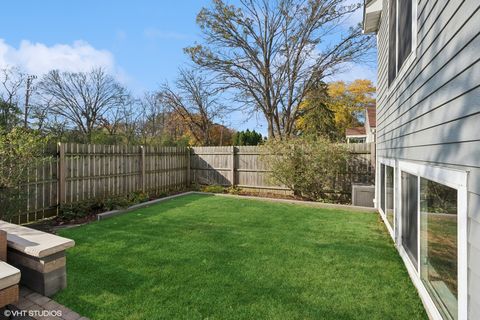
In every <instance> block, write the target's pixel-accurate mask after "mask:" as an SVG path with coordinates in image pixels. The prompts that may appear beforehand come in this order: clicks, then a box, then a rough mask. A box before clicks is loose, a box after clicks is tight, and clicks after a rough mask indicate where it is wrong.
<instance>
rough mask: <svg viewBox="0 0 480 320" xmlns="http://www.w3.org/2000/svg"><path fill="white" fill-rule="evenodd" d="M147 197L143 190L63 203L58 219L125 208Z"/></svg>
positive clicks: (67, 219) (80, 217) (82, 216)
mask: <svg viewBox="0 0 480 320" xmlns="http://www.w3.org/2000/svg"><path fill="white" fill-rule="evenodd" d="M149 199H150V197H149V195H148V194H146V193H144V192H133V193H131V194H128V195H116V196H111V197H108V198H106V199H93V200H85V201H80V202H75V203H70V204H64V205H62V206H61V207H60V210H59V214H58V219H59V220H62V221H72V220H76V219H82V218H85V217H88V216H91V215H94V214H98V213H102V212H105V211H111V210H119V209H125V208H128V207H130V206H133V205H135V204H138V203H142V202H145V201H148V200H149Z"/></svg>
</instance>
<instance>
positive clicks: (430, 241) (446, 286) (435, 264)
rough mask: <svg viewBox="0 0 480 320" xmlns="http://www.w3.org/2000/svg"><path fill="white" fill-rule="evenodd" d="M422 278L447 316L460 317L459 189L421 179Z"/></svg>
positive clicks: (438, 306) (441, 310) (443, 313)
mask: <svg viewBox="0 0 480 320" xmlns="http://www.w3.org/2000/svg"><path fill="white" fill-rule="evenodd" d="M420 226H421V227H420V230H421V231H420V233H421V235H422V236H421V237H422V240H421V246H420V257H421V258H420V259H421V266H420V268H421V278H422V281H423V282H424V284H425V287H426V289H427V290H428V292H429V293H430V295H431V296H432V298H433V300H434V302H435V304H436V306H437V308H438V309H439V311H440V312H441V313H442V315H443V316H444V318H445V319H457V314H458V310H457V309H458V307H457V295H458V279H457V269H458V265H457V255H458V250H457V246H458V243H457V227H458V222H457V190H455V189H453V188H450V187H447V186H444V185H442V184H440V183H437V182H434V181H431V180H428V179H423V178H422V179H420Z"/></svg>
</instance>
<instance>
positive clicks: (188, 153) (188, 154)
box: [187, 147, 192, 188]
mask: <svg viewBox="0 0 480 320" xmlns="http://www.w3.org/2000/svg"><path fill="white" fill-rule="evenodd" d="M191 152H192V149H191V148H190V147H187V188H188V187H190V183H191V181H190V180H191V177H190V174H191V173H190V170H191V166H192V164H191V163H190V156H191Z"/></svg>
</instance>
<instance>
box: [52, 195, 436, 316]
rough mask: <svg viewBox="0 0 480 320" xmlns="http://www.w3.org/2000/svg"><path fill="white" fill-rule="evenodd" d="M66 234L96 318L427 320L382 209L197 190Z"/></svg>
mask: <svg viewBox="0 0 480 320" xmlns="http://www.w3.org/2000/svg"><path fill="white" fill-rule="evenodd" d="M60 234H61V235H62V236H65V237H69V238H72V239H74V240H75V241H76V246H75V248H73V249H70V250H68V253H67V272H68V288H67V289H66V290H64V291H62V292H60V293H59V294H57V295H56V296H55V297H54V298H55V300H57V301H58V302H60V303H62V304H65V305H66V306H68V307H70V308H72V309H73V310H75V311H77V312H79V313H80V314H82V315H84V316H87V317H89V318H91V319H382V320H384V319H409V320H410V319H427V316H426V314H425V311H424V309H423V307H422V303H421V301H420V299H419V297H418V295H417V292H416V290H415V289H414V287H413V285H412V283H411V281H410V279H409V277H408V274H407V272H406V270H405V268H404V266H403V264H402V262H401V259H400V257H399V256H398V254H397V252H396V250H395V248H394V246H393V243H392V241H391V239H389V236H388V235H387V232H386V230H385V228H384V227H383V225H382V224H381V222H380V221H379V219H378V218H377V215H375V214H372V213H352V212H346V211H341V210H327V209H318V208H311V207H307V206H300V205H288V204H279V203H271V202H265V201H255V200H246V199H245V200H244V199H233V198H225V197H215V196H205V195H189V196H183V197H179V198H175V199H172V200H168V201H166V202H162V203H159V204H157V205H154V206H151V207H148V208H143V209H139V210H136V211H133V212H130V213H127V214H124V215H121V216H118V217H115V218H111V219H108V220H104V221H101V222H98V223H92V224H89V225H86V226H83V227H78V228H73V229H66V230H62V231H61V232H60Z"/></svg>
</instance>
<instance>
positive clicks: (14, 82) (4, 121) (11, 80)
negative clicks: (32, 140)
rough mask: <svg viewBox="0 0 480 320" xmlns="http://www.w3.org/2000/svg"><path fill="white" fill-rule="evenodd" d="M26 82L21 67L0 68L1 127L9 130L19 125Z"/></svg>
mask: <svg viewBox="0 0 480 320" xmlns="http://www.w3.org/2000/svg"><path fill="white" fill-rule="evenodd" d="M24 82H25V77H24V75H23V73H22V72H21V71H20V69H18V68H14V67H5V68H2V69H1V70H0V128H3V129H6V130H7V131H8V130H10V129H12V128H13V127H15V126H17V125H19V123H20V115H21V109H20V107H19V101H20V92H21V91H22V88H23V86H24Z"/></svg>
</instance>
